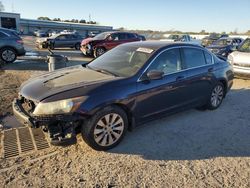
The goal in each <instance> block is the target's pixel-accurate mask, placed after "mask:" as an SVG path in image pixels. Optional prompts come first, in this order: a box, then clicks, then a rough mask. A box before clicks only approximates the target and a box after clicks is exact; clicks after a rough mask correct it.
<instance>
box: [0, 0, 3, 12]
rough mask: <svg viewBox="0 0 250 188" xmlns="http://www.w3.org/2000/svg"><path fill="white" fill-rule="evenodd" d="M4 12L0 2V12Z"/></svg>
mask: <svg viewBox="0 0 250 188" xmlns="http://www.w3.org/2000/svg"><path fill="white" fill-rule="evenodd" d="M3 11H4V5H3V3H2V1H0V12H3Z"/></svg>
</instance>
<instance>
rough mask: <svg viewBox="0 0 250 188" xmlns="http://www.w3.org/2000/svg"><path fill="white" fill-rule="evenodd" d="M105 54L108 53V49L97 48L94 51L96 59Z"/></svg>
mask: <svg viewBox="0 0 250 188" xmlns="http://www.w3.org/2000/svg"><path fill="white" fill-rule="evenodd" d="M105 52H106V49H105V48H103V47H97V48H96V49H95V50H94V57H95V58H97V57H99V56H101V55H103V54H104V53H105Z"/></svg>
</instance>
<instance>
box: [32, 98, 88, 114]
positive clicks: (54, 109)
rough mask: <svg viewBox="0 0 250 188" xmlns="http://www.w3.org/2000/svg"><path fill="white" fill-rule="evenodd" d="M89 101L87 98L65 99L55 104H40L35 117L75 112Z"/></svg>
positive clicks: (35, 111)
mask: <svg viewBox="0 0 250 188" xmlns="http://www.w3.org/2000/svg"><path fill="white" fill-rule="evenodd" d="M86 99H87V97H86V96H83V97H77V98H72V99H64V100H59V101H54V102H44V103H43V102H40V103H38V105H37V106H36V108H35V110H34V112H33V114H34V115H54V114H67V113H71V112H74V111H75V110H77V109H78V107H79V106H80V105H81V104H82V103H83V102H84V101H85V100H86Z"/></svg>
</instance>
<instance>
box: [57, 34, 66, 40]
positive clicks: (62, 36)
mask: <svg viewBox="0 0 250 188" xmlns="http://www.w3.org/2000/svg"><path fill="white" fill-rule="evenodd" d="M56 39H58V40H65V39H67V38H66V35H60V36H58V37H56Z"/></svg>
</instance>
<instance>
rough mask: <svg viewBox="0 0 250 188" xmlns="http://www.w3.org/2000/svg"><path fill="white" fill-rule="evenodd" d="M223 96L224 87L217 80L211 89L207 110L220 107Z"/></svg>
mask: <svg viewBox="0 0 250 188" xmlns="http://www.w3.org/2000/svg"><path fill="white" fill-rule="evenodd" d="M224 96H225V88H224V85H223V84H222V83H221V82H218V83H217V84H216V85H215V86H214V87H213V89H212V91H211V94H210V97H209V101H208V103H207V108H208V109H209V110H215V109H217V108H219V107H220V105H221V103H222V101H223V98H224Z"/></svg>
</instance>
